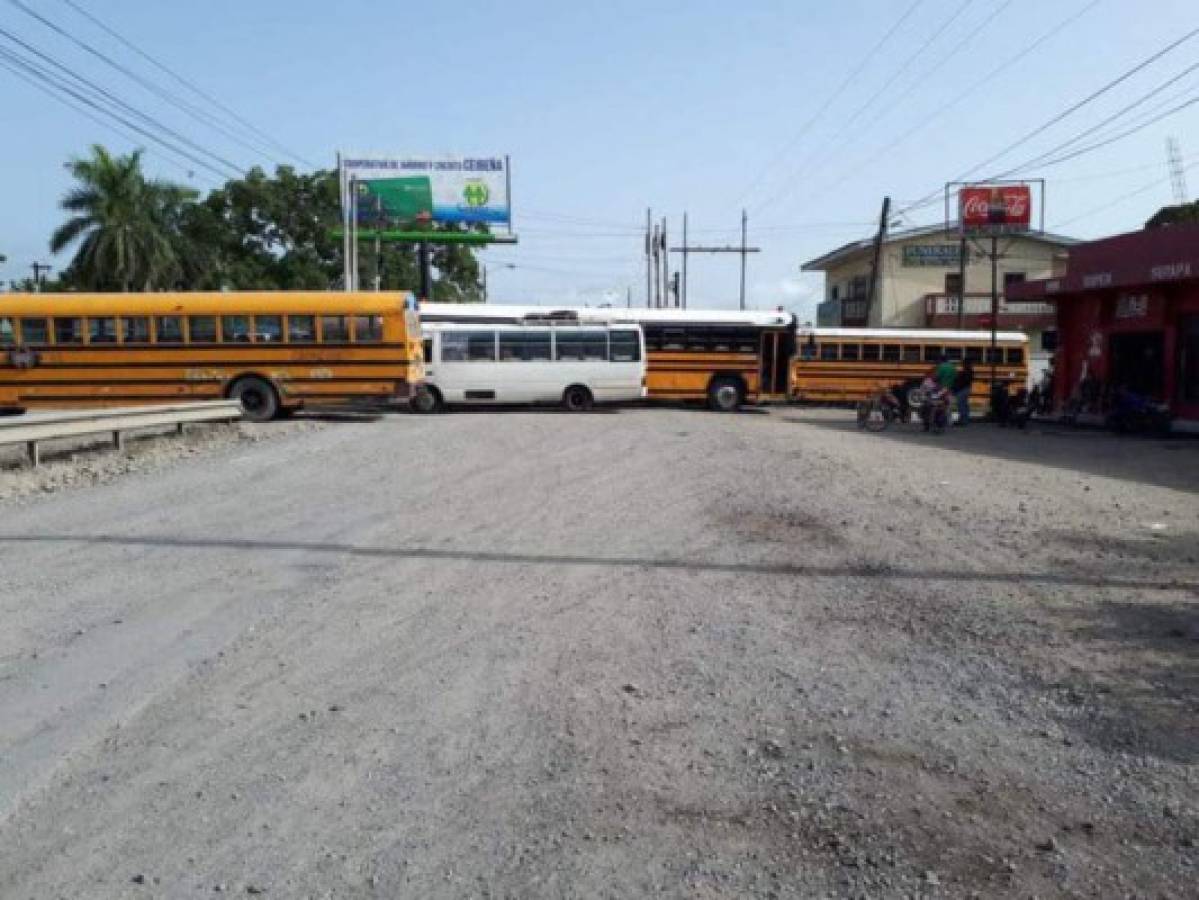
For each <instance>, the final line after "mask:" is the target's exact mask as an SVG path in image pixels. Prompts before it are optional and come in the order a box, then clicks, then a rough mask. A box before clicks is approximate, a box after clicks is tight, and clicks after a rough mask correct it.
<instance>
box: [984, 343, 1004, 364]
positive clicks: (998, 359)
mask: <svg viewBox="0 0 1199 900" xmlns="http://www.w3.org/2000/svg"><path fill="white" fill-rule="evenodd" d="M987 363H988V364H990V363H995V364H996V365H1001V364H1002V363H1003V348H1002V347H988V348H987Z"/></svg>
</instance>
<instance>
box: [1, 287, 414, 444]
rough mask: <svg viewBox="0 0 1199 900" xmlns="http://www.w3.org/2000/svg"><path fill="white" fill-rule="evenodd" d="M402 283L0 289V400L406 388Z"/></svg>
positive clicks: (265, 401) (29, 405)
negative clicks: (380, 288) (320, 287)
mask: <svg viewBox="0 0 1199 900" xmlns="http://www.w3.org/2000/svg"><path fill="white" fill-rule="evenodd" d="M423 371H424V369H423V364H422V359H421V343H420V322H419V318H418V315H417V311H416V302H415V300H414V298H413V297H412V295H411V294H406V293H394V292H376V293H334V292H316V291H312V292H303V291H286V292H285V291H262V292H237V293H161V294H5V295H0V410H4V411H10V412H11V411H21V410H26V409H43V408H59V409H62V408H72V407H96V406H127V405H138V404H150V403H167V402H172V401H174V402H178V401H180V400H211V399H219V398H226V397H228V398H234V399H237V400H239V401H241V405H242V410H243V413H244V415H245V417H246V418H248V419H250V420H253V421H265V420H267V419H271V418H274V417H275V416H278V415H280V414H282V413H285V412H287V411H290V410H295V409H298V408H299V407H302V406H306V405H310V404H316V403H322V402H331V401H347V400H356V399H363V398H374V399H392V398H393V399H397V400H398V399H406V398H408V397H409V396H411V393H412V391H413V389H414V387H415V386H416V385H417V384H418V383H419V382H420V381H421V379H422V378H423Z"/></svg>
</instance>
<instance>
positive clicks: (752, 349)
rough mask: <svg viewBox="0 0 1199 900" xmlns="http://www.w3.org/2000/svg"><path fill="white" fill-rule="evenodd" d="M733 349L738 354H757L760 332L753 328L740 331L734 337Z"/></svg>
mask: <svg viewBox="0 0 1199 900" xmlns="http://www.w3.org/2000/svg"><path fill="white" fill-rule="evenodd" d="M733 349H734V350H735V351H736V352H738V353H757V352H758V349H759V348H758V332H757V331H755V330H754V329H752V328H742V329H738V330H737V332H736V333H735V335H734V343H733Z"/></svg>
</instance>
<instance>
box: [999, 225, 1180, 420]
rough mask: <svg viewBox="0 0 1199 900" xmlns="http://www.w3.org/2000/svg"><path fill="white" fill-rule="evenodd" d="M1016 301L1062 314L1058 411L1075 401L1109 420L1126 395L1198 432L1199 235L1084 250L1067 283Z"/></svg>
mask: <svg viewBox="0 0 1199 900" xmlns="http://www.w3.org/2000/svg"><path fill="white" fill-rule="evenodd" d="M1008 298H1009V299H1011V300H1014V301H1026V302H1053V303H1055V304H1056V305H1057V323H1058V334H1059V347H1058V352H1057V357H1056V360H1055V378H1054V394H1055V399H1056V401H1057V403H1058V404H1059V406H1060V405H1061V404H1063V403H1065V402H1066V400H1068V399H1070V398H1072V397H1073V398H1078V399H1081V400H1082V401H1083V404H1084V409H1085V411H1087V412H1093V413H1099V414H1102V413H1103V412H1104V405H1105V403H1106V401H1107V398H1108V397H1110V394H1111V391H1112V390H1113V389H1114V388H1116V387H1121V386H1122V387H1126V388H1129V389H1131V390H1134V391H1137V392H1138V393H1142V394H1146V395H1149V396H1151V397H1154V398H1156V399H1158V400H1161V401H1163V402H1165V403H1168V404H1169V406H1170V409H1171V411H1172V413H1173V415H1174V417H1175V427H1176V428H1177V429H1179V430H1199V225H1174V226H1170V227H1166V228H1155V229H1150V230H1146V231H1137V232H1133V233H1131V234H1122V235H1117V236H1116V237H1112V238H1106V239H1104V240H1101V241H1093V242H1091V243H1087V244H1079V245H1078V246H1076V247H1072V248H1071V249H1070V259H1069V262H1068V264H1067V269H1066V274H1065V275H1063V276H1061V277H1058V278H1049V279H1045V280H1043V281H1030V282H1026V283H1025V284H1020V285H1012V286H1011V287H1009V288H1008Z"/></svg>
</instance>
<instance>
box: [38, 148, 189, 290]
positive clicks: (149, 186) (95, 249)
mask: <svg viewBox="0 0 1199 900" xmlns="http://www.w3.org/2000/svg"><path fill="white" fill-rule="evenodd" d="M141 160H142V151H141V150H135V151H133V152H132V153H129V154H127V155H125V156H113V155H112V154H111V153H109V152H108V150H106V149H105V148H104V147H102V146H100V145H99V144H96V145H95V146H93V147H92V155H91V157H90V158H86V159H79V158H77V159H73V160H71V162H70V163H68V166H67V168H68V169H69V170H70V172H71V175H72V176H74V178H75V182H76V183H75V185H74V186H73V187H72V188H71V189H70V190H68V191H67V193H66V195H65V196H64V197H63V199H62V202H61V203H60V206H61V208H62V209H63V210H65V211H66V212H68V213H70V214H71V217H70V218H68V219H67V221H66V222H64V223H63V224H62V225H61V226H59V228H58V229H57V230H56V231H55V232H54V234H53V235H52V236H51V238H50V250H51V252H52V253H56V254H57V253H61V252H63V251H64V250H66V249H67V248H68V247H70V246H72V245H74V244H78V248H77V249H76V251H75V256H74V258H73V259H72V261H71V263H70V265H69V266H68V267H67V270H66V272H67V275H68V276H69V279H70V280H71V281H72V282H73V283H74V284H76V285H78V286H79V287H81V288H86V289H90V290H100V291H105V290H122V291H127V290H147V291H148V290H155V289H162V288H167V287H171V286H173V285H174V284H175V282H176V279H177V278H178V276H179V274H180V272H181V266H180V259H181V258H182V257H181V250H182V248H181V247H180V246H179V244H178V242H177V241H176V239H175V234H176V229H177V226H178V222H179V219H180V217H181V216H182V211H183V208H184V207H185V206H186V205H187V204H188V203H190V202H191V201H192V200H193V199H194V198H195V196H196V194H195V192H194V191H192V190H191V189H189V188H186V187H182V186H180V185H176V184H172V183H170V182H166V181H160V180H157V179H147V178H146V176H145V173H144V172H143V171H142V165H141Z"/></svg>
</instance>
